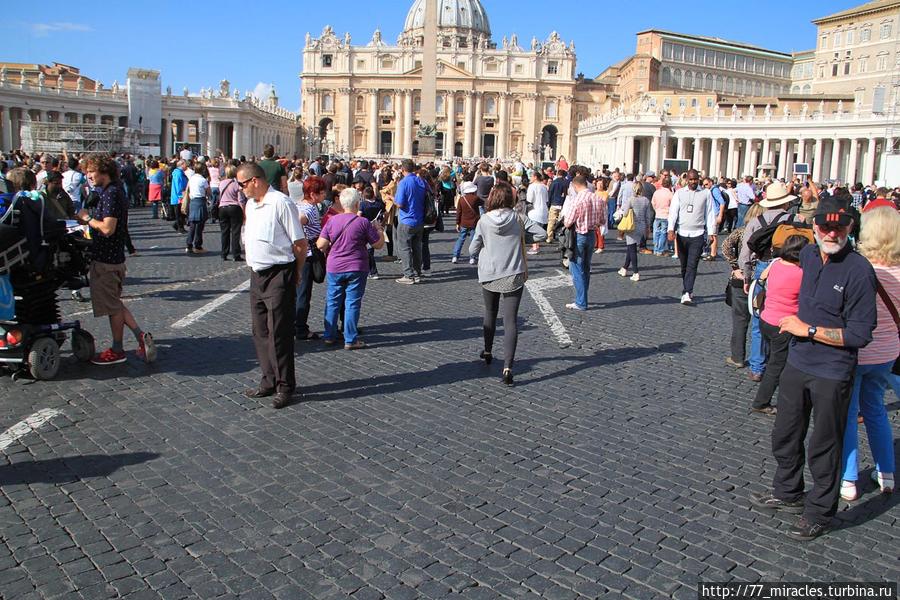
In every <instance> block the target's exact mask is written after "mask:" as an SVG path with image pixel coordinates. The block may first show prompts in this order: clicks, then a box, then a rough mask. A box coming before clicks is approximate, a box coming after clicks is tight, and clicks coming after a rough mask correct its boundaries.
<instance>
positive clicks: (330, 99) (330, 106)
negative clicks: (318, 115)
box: [322, 94, 334, 113]
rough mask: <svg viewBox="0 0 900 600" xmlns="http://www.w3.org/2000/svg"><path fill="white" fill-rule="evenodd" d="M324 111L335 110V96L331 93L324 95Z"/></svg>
mask: <svg viewBox="0 0 900 600" xmlns="http://www.w3.org/2000/svg"><path fill="white" fill-rule="evenodd" d="M322 112H327V113H330V112H334V96H332V95H331V94H325V95H323V96H322Z"/></svg>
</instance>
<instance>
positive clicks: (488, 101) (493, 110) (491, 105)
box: [484, 96, 497, 115]
mask: <svg viewBox="0 0 900 600" xmlns="http://www.w3.org/2000/svg"><path fill="white" fill-rule="evenodd" d="M484 114H486V115H496V114H497V100H496V98H494V97H493V96H488V97H486V98H485V99H484Z"/></svg>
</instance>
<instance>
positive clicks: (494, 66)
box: [484, 62, 497, 73]
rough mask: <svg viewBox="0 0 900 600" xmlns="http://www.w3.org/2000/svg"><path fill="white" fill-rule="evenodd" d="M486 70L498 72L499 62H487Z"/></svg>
mask: <svg viewBox="0 0 900 600" xmlns="http://www.w3.org/2000/svg"><path fill="white" fill-rule="evenodd" d="M484 70H485V71H487V72H488V73H496V72H497V63H495V62H489V63H485V65H484Z"/></svg>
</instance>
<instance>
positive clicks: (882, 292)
mask: <svg viewBox="0 0 900 600" xmlns="http://www.w3.org/2000/svg"><path fill="white" fill-rule="evenodd" d="M876 281H877V280H876ZM877 284H878V295H879V296H881V301H882V302H884V305H885V306H886V307H887V309H888V312H889V313H891V317H893V319H894V325H896V326H897V330H898V334H900V314H897V307H896V306H894V303H893V302H891V297H890V296H888V293H887V290H886V289H884V287H883V286H882V285H881V282H880V281H877ZM891 373H893V374H894V375H900V356H897V358H895V359H894V367H893V368H892V369H891Z"/></svg>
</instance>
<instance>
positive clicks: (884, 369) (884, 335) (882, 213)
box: [841, 201, 900, 501]
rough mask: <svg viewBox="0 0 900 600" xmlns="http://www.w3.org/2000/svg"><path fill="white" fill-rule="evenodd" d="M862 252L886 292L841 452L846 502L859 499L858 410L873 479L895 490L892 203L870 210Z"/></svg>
mask: <svg viewBox="0 0 900 600" xmlns="http://www.w3.org/2000/svg"><path fill="white" fill-rule="evenodd" d="M876 202H877V201H876ZM873 204H874V203H872V204H870V207H871V206H872V205H873ZM858 250H859V253H860V254H862V255H863V256H865V257H866V258H867V259H869V262H870V263H872V267H874V269H875V275H876V276H877V277H878V284H879V288H881V290H883V292H881V291H879V293H878V294H877V295H876V298H875V304H876V308H877V311H878V317H877V322H878V325H877V327H875V331H873V332H872V341H871V342H870V343H869V344H868V345H867V346H865V347H864V348H860V350H859V356H858V360H857V367H856V375H855V376H854V379H853V393H852V395H851V397H850V409H849V414H848V418H847V429H846V431H845V433H844V448H843V456H842V458H843V465H844V474H843V476H842V478H841V479H842V481H841V498H843V499H844V500H847V501H853V500H856V499H857V498H858V497H859V490H858V488H857V485H856V482H857V478H858V476H859V471H858V447H857V446H858V443H859V440H858V424H857V420H856V416H857V415H858V414H861V415H862V418H863V423H865V426H866V435H867V437H868V438H869V448H870V449H871V451H872V458H873V459H874V460H875V469H874V470H873V471H872V479H873V480H875V483H876V484H877V485H878V487H879V489H880V490H881V491H882V492H883V493H890V492H893V491H894V467H895V465H894V440H893V434H892V432H891V424H890V423H889V422H888V417H887V412H886V411H885V408H884V391H885V389H887V387H888V386H889V385H890V382H891V378H892V377H893V375H892V373H891V369H892V367H893V365H894V361H895V360H896V359H897V354H898V352H900V341H898V338H897V326H896V324H895V323H894V319H893V316H892V315H891V312H890V310H889V309H888V306H887V304H886V303H885V298H884V297H883V295H882V294H884V295H886V296H887V299H888V300H889V301H890V302H891V304H893V306H894V308H895V309H897V310H898V311H900V214H898V213H897V211H896V210H895V209H894V208H893V207H891V206H885V205H876V206H875V207H872V208H867V209H866V211H865V212H864V213H863V216H862V233H861V235H860V243H859V248H858Z"/></svg>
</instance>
